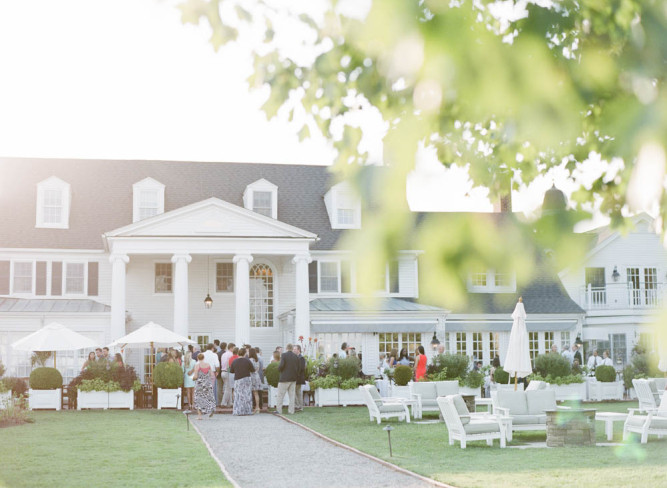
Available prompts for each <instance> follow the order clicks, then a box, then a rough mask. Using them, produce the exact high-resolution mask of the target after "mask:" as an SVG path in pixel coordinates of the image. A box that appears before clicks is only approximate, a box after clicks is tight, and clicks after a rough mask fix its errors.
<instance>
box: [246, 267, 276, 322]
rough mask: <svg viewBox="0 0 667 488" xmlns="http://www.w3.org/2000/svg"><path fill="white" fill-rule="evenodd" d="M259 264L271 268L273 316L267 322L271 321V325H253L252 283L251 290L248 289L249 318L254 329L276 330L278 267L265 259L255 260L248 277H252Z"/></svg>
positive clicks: (271, 312) (271, 313)
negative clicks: (251, 318) (251, 317)
mask: <svg viewBox="0 0 667 488" xmlns="http://www.w3.org/2000/svg"><path fill="white" fill-rule="evenodd" d="M257 266H266V267H267V268H269V269H270V270H271V280H272V281H271V297H270V299H271V311H270V315H271V318H270V320H268V321H267V322H270V323H269V325H253V321H252V320H250V314H251V313H252V312H253V297H252V295H251V293H252V285H250V286H249V290H248V301H249V308H248V320H249V321H250V328H251V329H254V330H267V329H268V330H271V329H273V330H275V329H276V327H277V323H276V321H277V319H278V318H277V314H276V312H277V311H278V288H277V281H278V280H277V279H276V267H275V266H274V265H273V264H271V263H269V262H267V261H265V260H261V261H256V262H253V263H251V265H250V269H249V270H248V279H249V280H251V279H252V275H251V271H252V270H253V268H255V267H257Z"/></svg>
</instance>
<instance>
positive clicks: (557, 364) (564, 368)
mask: <svg viewBox="0 0 667 488" xmlns="http://www.w3.org/2000/svg"><path fill="white" fill-rule="evenodd" d="M535 371H536V372H537V374H539V375H540V376H543V377H545V378H546V377H547V376H551V377H552V378H561V377H564V376H569V375H571V374H572V367H571V366H570V361H568V360H567V358H564V357H563V356H561V355H560V354H551V353H549V354H540V355H539V356H537V357H536V358H535Z"/></svg>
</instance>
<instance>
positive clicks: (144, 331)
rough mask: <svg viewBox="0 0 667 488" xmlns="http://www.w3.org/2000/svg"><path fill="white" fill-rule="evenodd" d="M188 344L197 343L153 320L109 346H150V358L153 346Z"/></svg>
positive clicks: (150, 365) (151, 363)
mask: <svg viewBox="0 0 667 488" xmlns="http://www.w3.org/2000/svg"><path fill="white" fill-rule="evenodd" d="M188 344H197V343H196V342H195V341H191V340H190V339H188V338H187V337H183V336H182V335H179V334H176V333H175V332H173V331H171V330H169V329H166V328H164V327H162V326H161V325H159V324H156V323H155V322H148V323H147V324H146V325H144V326H142V327H140V328H139V329H137V330H135V331H134V332H130V333H129V334H127V335H126V336H123V337H121V338H120V339H116V340H115V341H113V342H112V343H111V344H110V346H117V347H121V348H125V347H129V348H133V347H139V348H143V347H150V349H151V358H152V357H153V348H155V347H174V346H181V347H184V346H186V345H188ZM149 368H150V376H151V378H152V377H153V360H152V359H151V361H150V363H149Z"/></svg>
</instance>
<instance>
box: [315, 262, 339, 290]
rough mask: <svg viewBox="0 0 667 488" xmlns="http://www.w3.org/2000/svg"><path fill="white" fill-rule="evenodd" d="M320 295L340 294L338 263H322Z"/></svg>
mask: <svg viewBox="0 0 667 488" xmlns="http://www.w3.org/2000/svg"><path fill="white" fill-rule="evenodd" d="M319 263H320V293H338V291H339V289H338V262H337V261H320V262H319Z"/></svg>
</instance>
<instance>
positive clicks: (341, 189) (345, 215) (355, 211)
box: [324, 181, 361, 229]
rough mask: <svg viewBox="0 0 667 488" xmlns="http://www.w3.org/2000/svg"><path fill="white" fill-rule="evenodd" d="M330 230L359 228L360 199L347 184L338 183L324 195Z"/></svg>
mask: <svg viewBox="0 0 667 488" xmlns="http://www.w3.org/2000/svg"><path fill="white" fill-rule="evenodd" d="M324 204H325V205H326V207H327V213H328V214H329V221H330V222H331V228H332V229H360V228H361V199H360V198H359V197H358V196H357V194H356V193H355V192H354V190H353V189H352V187H351V186H350V184H349V183H347V182H345V181H344V182H342V183H338V184H337V185H335V186H333V187H332V188H331V189H330V190H329V191H328V192H327V193H326V195H324Z"/></svg>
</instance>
